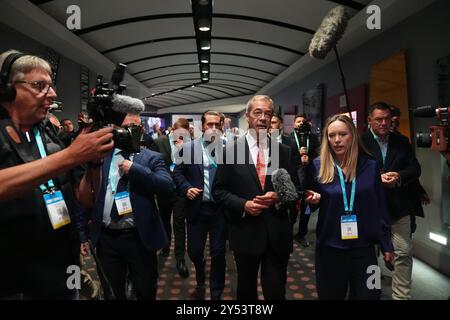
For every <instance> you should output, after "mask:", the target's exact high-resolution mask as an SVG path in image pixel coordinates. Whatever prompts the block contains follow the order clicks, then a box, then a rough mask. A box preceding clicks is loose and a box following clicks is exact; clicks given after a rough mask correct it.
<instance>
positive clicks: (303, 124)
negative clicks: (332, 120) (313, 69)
mask: <svg viewBox="0 0 450 320" xmlns="http://www.w3.org/2000/svg"><path fill="white" fill-rule="evenodd" d="M311 129H312V128H311V122H310V121H308V119H307V118H306V116H305V115H304V114H297V115H296V116H295V118H294V131H293V132H291V134H290V136H289V137H290V140H291V141H290V143H291V148H292V159H293V162H294V165H295V168H296V170H295V171H296V172H297V174H298V181H299V188H300V191H305V188H306V181H309V179H308V177H307V176H306V174H307V173H308V172H310V170H309V169H308V168H309V166H310V165H312V161H313V160H314V158H316V157H317V156H318V155H319V146H320V142H319V139H318V138H317V136H316V135H315V134H313V133H312V132H311ZM307 209H308V210H309V208H307V205H306V203H305V201H303V200H302V199H300V200H299V201H298V202H297V206H296V208H295V211H294V214H293V215H292V217H291V219H292V221H293V223H295V221H296V220H297V216H299V221H298V232H297V234H296V235H295V240H297V241H298V242H299V243H300V244H301V245H302V246H303V247H309V241H308V240H307V239H306V234H307V233H308V222H309V218H310V216H311V215H310V213H307Z"/></svg>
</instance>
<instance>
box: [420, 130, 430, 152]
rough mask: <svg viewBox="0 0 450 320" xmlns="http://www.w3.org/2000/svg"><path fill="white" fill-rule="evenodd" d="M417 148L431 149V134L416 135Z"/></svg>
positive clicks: (421, 133)
mask: <svg viewBox="0 0 450 320" xmlns="http://www.w3.org/2000/svg"><path fill="white" fill-rule="evenodd" d="M416 141H417V147H419V148H429V147H431V141H432V136H431V133H429V132H425V133H424V132H422V131H420V132H419V133H417V134H416Z"/></svg>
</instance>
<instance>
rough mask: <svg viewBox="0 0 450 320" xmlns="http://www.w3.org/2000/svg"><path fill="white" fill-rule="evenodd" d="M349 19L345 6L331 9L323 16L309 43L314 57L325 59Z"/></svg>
mask: <svg viewBox="0 0 450 320" xmlns="http://www.w3.org/2000/svg"><path fill="white" fill-rule="evenodd" d="M347 21H348V14H347V11H346V10H345V8H344V7H343V6H337V7H335V8H333V9H331V10H330V11H329V12H328V14H327V15H326V16H325V18H323V20H322V23H321V24H320V27H319V28H318V29H317V31H316V33H315V34H314V37H313V38H312V40H311V43H310V44H309V54H310V55H311V56H312V57H314V58H318V59H324V58H325V57H326V56H327V54H328V52H330V50H331V49H333V48H334V46H336V44H337V42H338V41H339V40H340V39H341V37H342V35H343V34H344V32H345V28H346V27H347Z"/></svg>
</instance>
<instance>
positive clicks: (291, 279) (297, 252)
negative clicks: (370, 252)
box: [157, 242, 317, 300]
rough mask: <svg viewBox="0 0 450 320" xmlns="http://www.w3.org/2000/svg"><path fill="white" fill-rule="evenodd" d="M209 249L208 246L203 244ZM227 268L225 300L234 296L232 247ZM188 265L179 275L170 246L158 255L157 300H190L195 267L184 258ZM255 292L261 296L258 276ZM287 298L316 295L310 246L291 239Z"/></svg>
mask: <svg viewBox="0 0 450 320" xmlns="http://www.w3.org/2000/svg"><path fill="white" fill-rule="evenodd" d="M206 252H208V246H207V247H206ZM226 261H227V269H226V270H227V271H226V278H225V289H224V292H223V296H222V298H223V299H224V300H234V299H236V280H237V279H236V265H235V263H234V257H233V254H232V252H231V251H229V250H227V254H226ZM186 264H187V266H188V268H189V277H188V278H181V277H180V275H179V274H178V272H177V269H176V263H175V258H174V256H173V247H172V248H171V254H170V255H169V257H166V258H164V257H159V272H160V275H159V280H158V292H157V299H158V300H190V299H191V297H192V294H193V293H194V291H195V286H196V281H195V270H194V265H193V264H192V263H191V262H190V260H189V259H188V258H187V259H186ZM206 270H207V275H208V274H209V270H210V260H209V259H207V261H206ZM208 286H209V281H208V280H206V294H205V296H206V299H207V300H208V299H209V297H210V293H209V288H208ZM258 295H259V299H260V300H263V299H264V297H263V294H262V288H261V285H260V283H259V279H258ZM286 299H288V300H301V299H305V300H313V299H317V292H316V286H315V270H314V249H313V247H311V246H310V247H308V248H303V247H302V246H300V245H299V244H298V243H297V242H294V252H293V253H292V254H291V256H290V259H289V264H288V273H287V284H286Z"/></svg>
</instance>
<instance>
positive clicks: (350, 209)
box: [334, 162, 356, 214]
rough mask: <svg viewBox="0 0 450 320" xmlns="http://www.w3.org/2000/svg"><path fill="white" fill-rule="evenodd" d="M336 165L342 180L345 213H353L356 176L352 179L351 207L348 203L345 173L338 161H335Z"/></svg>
mask: <svg viewBox="0 0 450 320" xmlns="http://www.w3.org/2000/svg"><path fill="white" fill-rule="evenodd" d="M334 165H335V166H336V168H337V170H338V172H339V180H340V181H341V189H342V197H343V198H344V210H345V213H347V214H351V213H352V212H353V203H354V202H355V189H356V179H355V178H354V179H353V180H352V193H351V196H350V207H349V206H348V203H347V191H346V190H345V180H344V174H343V173H342V169H341V167H340V166H339V165H338V164H337V163H336V162H335V163H334Z"/></svg>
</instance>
